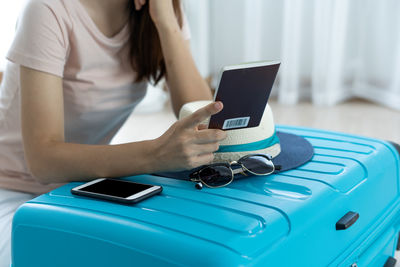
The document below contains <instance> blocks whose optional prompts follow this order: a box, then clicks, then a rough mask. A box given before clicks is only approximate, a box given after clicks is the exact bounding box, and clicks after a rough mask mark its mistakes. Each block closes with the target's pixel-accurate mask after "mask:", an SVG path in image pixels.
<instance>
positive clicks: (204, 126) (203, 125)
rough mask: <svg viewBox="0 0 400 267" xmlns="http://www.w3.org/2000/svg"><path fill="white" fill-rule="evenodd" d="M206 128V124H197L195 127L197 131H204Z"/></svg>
mask: <svg viewBox="0 0 400 267" xmlns="http://www.w3.org/2000/svg"><path fill="white" fill-rule="evenodd" d="M207 128H208V125H207V124H199V125H197V130H199V131H201V130H205V129H207Z"/></svg>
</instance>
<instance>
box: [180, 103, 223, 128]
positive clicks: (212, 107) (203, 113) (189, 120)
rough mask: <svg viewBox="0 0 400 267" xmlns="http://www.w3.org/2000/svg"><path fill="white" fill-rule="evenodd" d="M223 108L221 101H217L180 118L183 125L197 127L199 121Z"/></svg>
mask: <svg viewBox="0 0 400 267" xmlns="http://www.w3.org/2000/svg"><path fill="white" fill-rule="evenodd" d="M222 109H223V105H222V102H220V101H217V102H213V103H211V104H208V105H207V106H205V107H204V108H201V109H199V110H197V111H196V112H194V113H193V114H192V115H190V116H187V117H186V118H184V119H183V120H182V123H183V125H184V127H185V128H186V127H187V128H194V127H197V125H199V124H200V123H201V122H203V121H204V120H205V119H207V118H208V117H211V116H212V115H214V114H217V113H218V112H220V111H221V110H222Z"/></svg>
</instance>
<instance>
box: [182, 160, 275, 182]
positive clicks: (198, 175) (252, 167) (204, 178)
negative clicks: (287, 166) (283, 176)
mask: <svg viewBox="0 0 400 267" xmlns="http://www.w3.org/2000/svg"><path fill="white" fill-rule="evenodd" d="M232 166H238V168H234V169H232ZM280 169H281V166H279V165H276V166H275V165H274V163H272V157H271V156H270V155H268V154H250V155H246V156H244V157H242V158H240V159H239V160H238V161H232V162H231V163H228V162H227V163H214V164H211V165H208V166H206V167H204V168H201V169H200V170H197V171H195V172H192V173H191V174H190V175H189V177H190V180H191V181H192V182H196V188H197V189H202V188H203V185H205V186H207V187H210V188H218V187H223V186H227V185H228V184H230V183H232V181H233V177H234V175H235V174H238V173H241V174H243V175H245V176H247V173H250V174H253V175H268V174H271V173H273V172H274V171H275V170H280Z"/></svg>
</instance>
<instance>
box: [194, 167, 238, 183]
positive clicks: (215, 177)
mask: <svg viewBox="0 0 400 267" xmlns="http://www.w3.org/2000/svg"><path fill="white" fill-rule="evenodd" d="M199 177H200V179H201V181H202V182H203V183H204V184H206V185H208V186H211V187H219V186H224V185H226V184H229V183H230V182H231V181H232V179H233V175H232V171H231V169H230V168H229V167H228V166H224V165H221V166H219V165H217V166H210V167H207V168H204V169H202V170H201V171H200V173H199Z"/></svg>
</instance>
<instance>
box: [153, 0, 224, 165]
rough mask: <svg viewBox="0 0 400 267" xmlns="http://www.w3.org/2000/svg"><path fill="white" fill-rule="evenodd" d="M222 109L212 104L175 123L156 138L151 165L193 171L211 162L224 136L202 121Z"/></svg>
mask: <svg viewBox="0 0 400 267" xmlns="http://www.w3.org/2000/svg"><path fill="white" fill-rule="evenodd" d="M162 1H164V0H162ZM222 108H223V105H222V103H221V102H215V103H211V104H209V105H207V106H205V107H204V108H202V109H199V110H198V111H196V112H194V113H193V114H192V115H190V116H188V117H186V118H184V119H182V120H179V121H177V122H176V123H174V124H173V125H172V126H171V127H170V128H169V129H168V130H167V131H166V132H165V133H164V134H163V135H162V136H160V137H159V138H157V139H155V147H156V152H155V157H154V159H155V160H154V164H157V165H158V168H159V170H160V171H170V170H184V169H192V168H196V167H199V166H201V165H204V164H209V163H211V162H212V160H213V159H214V154H213V152H215V151H217V150H218V149H219V142H220V141H222V140H224V139H225V138H226V133H225V132H224V131H222V130H218V129H205V127H204V125H202V124H201V122H202V121H204V120H205V119H207V118H208V117H210V116H211V115H214V114H216V113H218V112H220V111H221V110H222Z"/></svg>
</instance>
